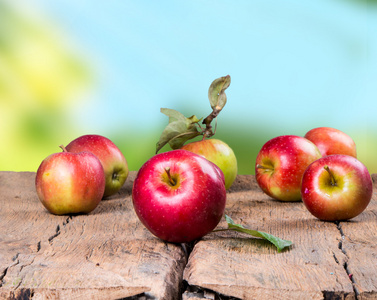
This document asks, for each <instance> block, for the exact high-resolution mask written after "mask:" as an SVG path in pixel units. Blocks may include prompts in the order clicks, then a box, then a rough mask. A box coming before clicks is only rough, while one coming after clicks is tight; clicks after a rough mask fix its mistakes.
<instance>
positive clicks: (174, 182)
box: [165, 167, 177, 186]
mask: <svg viewBox="0 0 377 300" xmlns="http://www.w3.org/2000/svg"><path fill="white" fill-rule="evenodd" d="M165 172H166V174H167V175H168V178H169V182H170V184H171V185H173V186H174V185H176V184H177V182H176V181H175V180H174V179H173V178H172V177H171V174H170V168H169V167H167V168H165Z"/></svg>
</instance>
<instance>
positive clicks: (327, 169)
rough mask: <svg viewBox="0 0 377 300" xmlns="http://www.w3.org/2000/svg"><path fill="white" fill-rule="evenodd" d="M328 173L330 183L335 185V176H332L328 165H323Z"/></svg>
mask: <svg viewBox="0 0 377 300" xmlns="http://www.w3.org/2000/svg"><path fill="white" fill-rule="evenodd" d="M323 168H324V169H325V170H326V171H327V172H328V173H329V175H330V179H331V185H332V186H336V180H335V177H334V174H333V173H332V172H331V170H330V168H329V166H328V165H326V166H324V167H323Z"/></svg>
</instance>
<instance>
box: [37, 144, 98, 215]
mask: <svg viewBox="0 0 377 300" xmlns="http://www.w3.org/2000/svg"><path fill="white" fill-rule="evenodd" d="M61 147H62V149H63V150H64V151H63V152H60V153H54V154H51V155H50V156H48V157H47V158H45V159H44V160H43V161H42V163H41V164H40V166H39V168H38V170H37V175H36V178H35V186H36V190H37V194H38V197H39V200H40V201H41V202H42V204H43V205H44V206H45V208H46V209H47V210H48V211H49V212H51V213H53V214H56V215H64V214H77V213H89V212H91V211H92V210H94V209H95V208H96V207H97V205H98V204H99V203H100V201H101V199H102V196H103V192H104V191H105V173H104V171H103V167H102V165H101V162H100V161H99V159H98V158H97V157H96V156H95V155H94V154H93V153H90V152H80V153H70V152H67V151H66V150H65V149H64V147H63V146H61Z"/></svg>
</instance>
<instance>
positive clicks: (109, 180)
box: [66, 134, 129, 197]
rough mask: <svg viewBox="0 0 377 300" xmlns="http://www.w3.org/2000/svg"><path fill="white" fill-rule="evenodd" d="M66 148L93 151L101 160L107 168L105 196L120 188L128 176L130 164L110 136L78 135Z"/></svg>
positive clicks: (69, 150) (68, 149)
mask: <svg viewBox="0 0 377 300" xmlns="http://www.w3.org/2000/svg"><path fill="white" fill-rule="evenodd" d="M66 149H67V151H68V152H75V153H77V152H82V151H89V152H92V153H93V154H94V155H95V156H97V157H98V159H99V160H100V161H101V163H102V166H103V169H104V170H105V177H106V187H105V193H104V195H103V197H108V196H111V195H113V194H115V193H116V192H118V191H119V190H120V188H121V187H122V186H123V184H124V182H125V181H126V179H127V177H128V173H129V170H128V164H127V160H126V158H125V157H124V155H123V153H122V152H121V151H120V150H119V148H118V147H117V146H116V145H115V144H114V143H113V142H112V141H111V140H110V139H108V138H106V137H104V136H101V135H96V134H88V135H83V136H80V137H78V138H77V139H75V140H73V141H72V142H70V143H69V144H68V145H67V146H66Z"/></svg>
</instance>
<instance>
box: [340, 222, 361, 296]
mask: <svg viewBox="0 0 377 300" xmlns="http://www.w3.org/2000/svg"><path fill="white" fill-rule="evenodd" d="M335 224H336V227H337V229H338V230H339V232H340V235H341V239H340V241H339V243H338V248H339V250H341V251H342V253H343V254H344V255H345V257H346V260H345V261H344V263H343V268H344V270H345V271H346V273H347V276H348V278H349V280H350V281H351V283H352V288H353V291H354V293H355V296H356V297H358V296H359V295H360V292H359V290H358V289H357V287H356V282H355V278H354V277H353V275H352V273H351V272H350V270H349V268H348V259H349V257H348V254H347V251H346V250H345V249H344V248H343V240H344V239H345V234H344V232H343V228H342V224H341V222H336V223H335ZM334 258H335V259H336V255H335V254H334ZM335 261H337V259H336V260H335ZM337 262H338V261H337ZM338 263H339V262H338Z"/></svg>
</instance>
